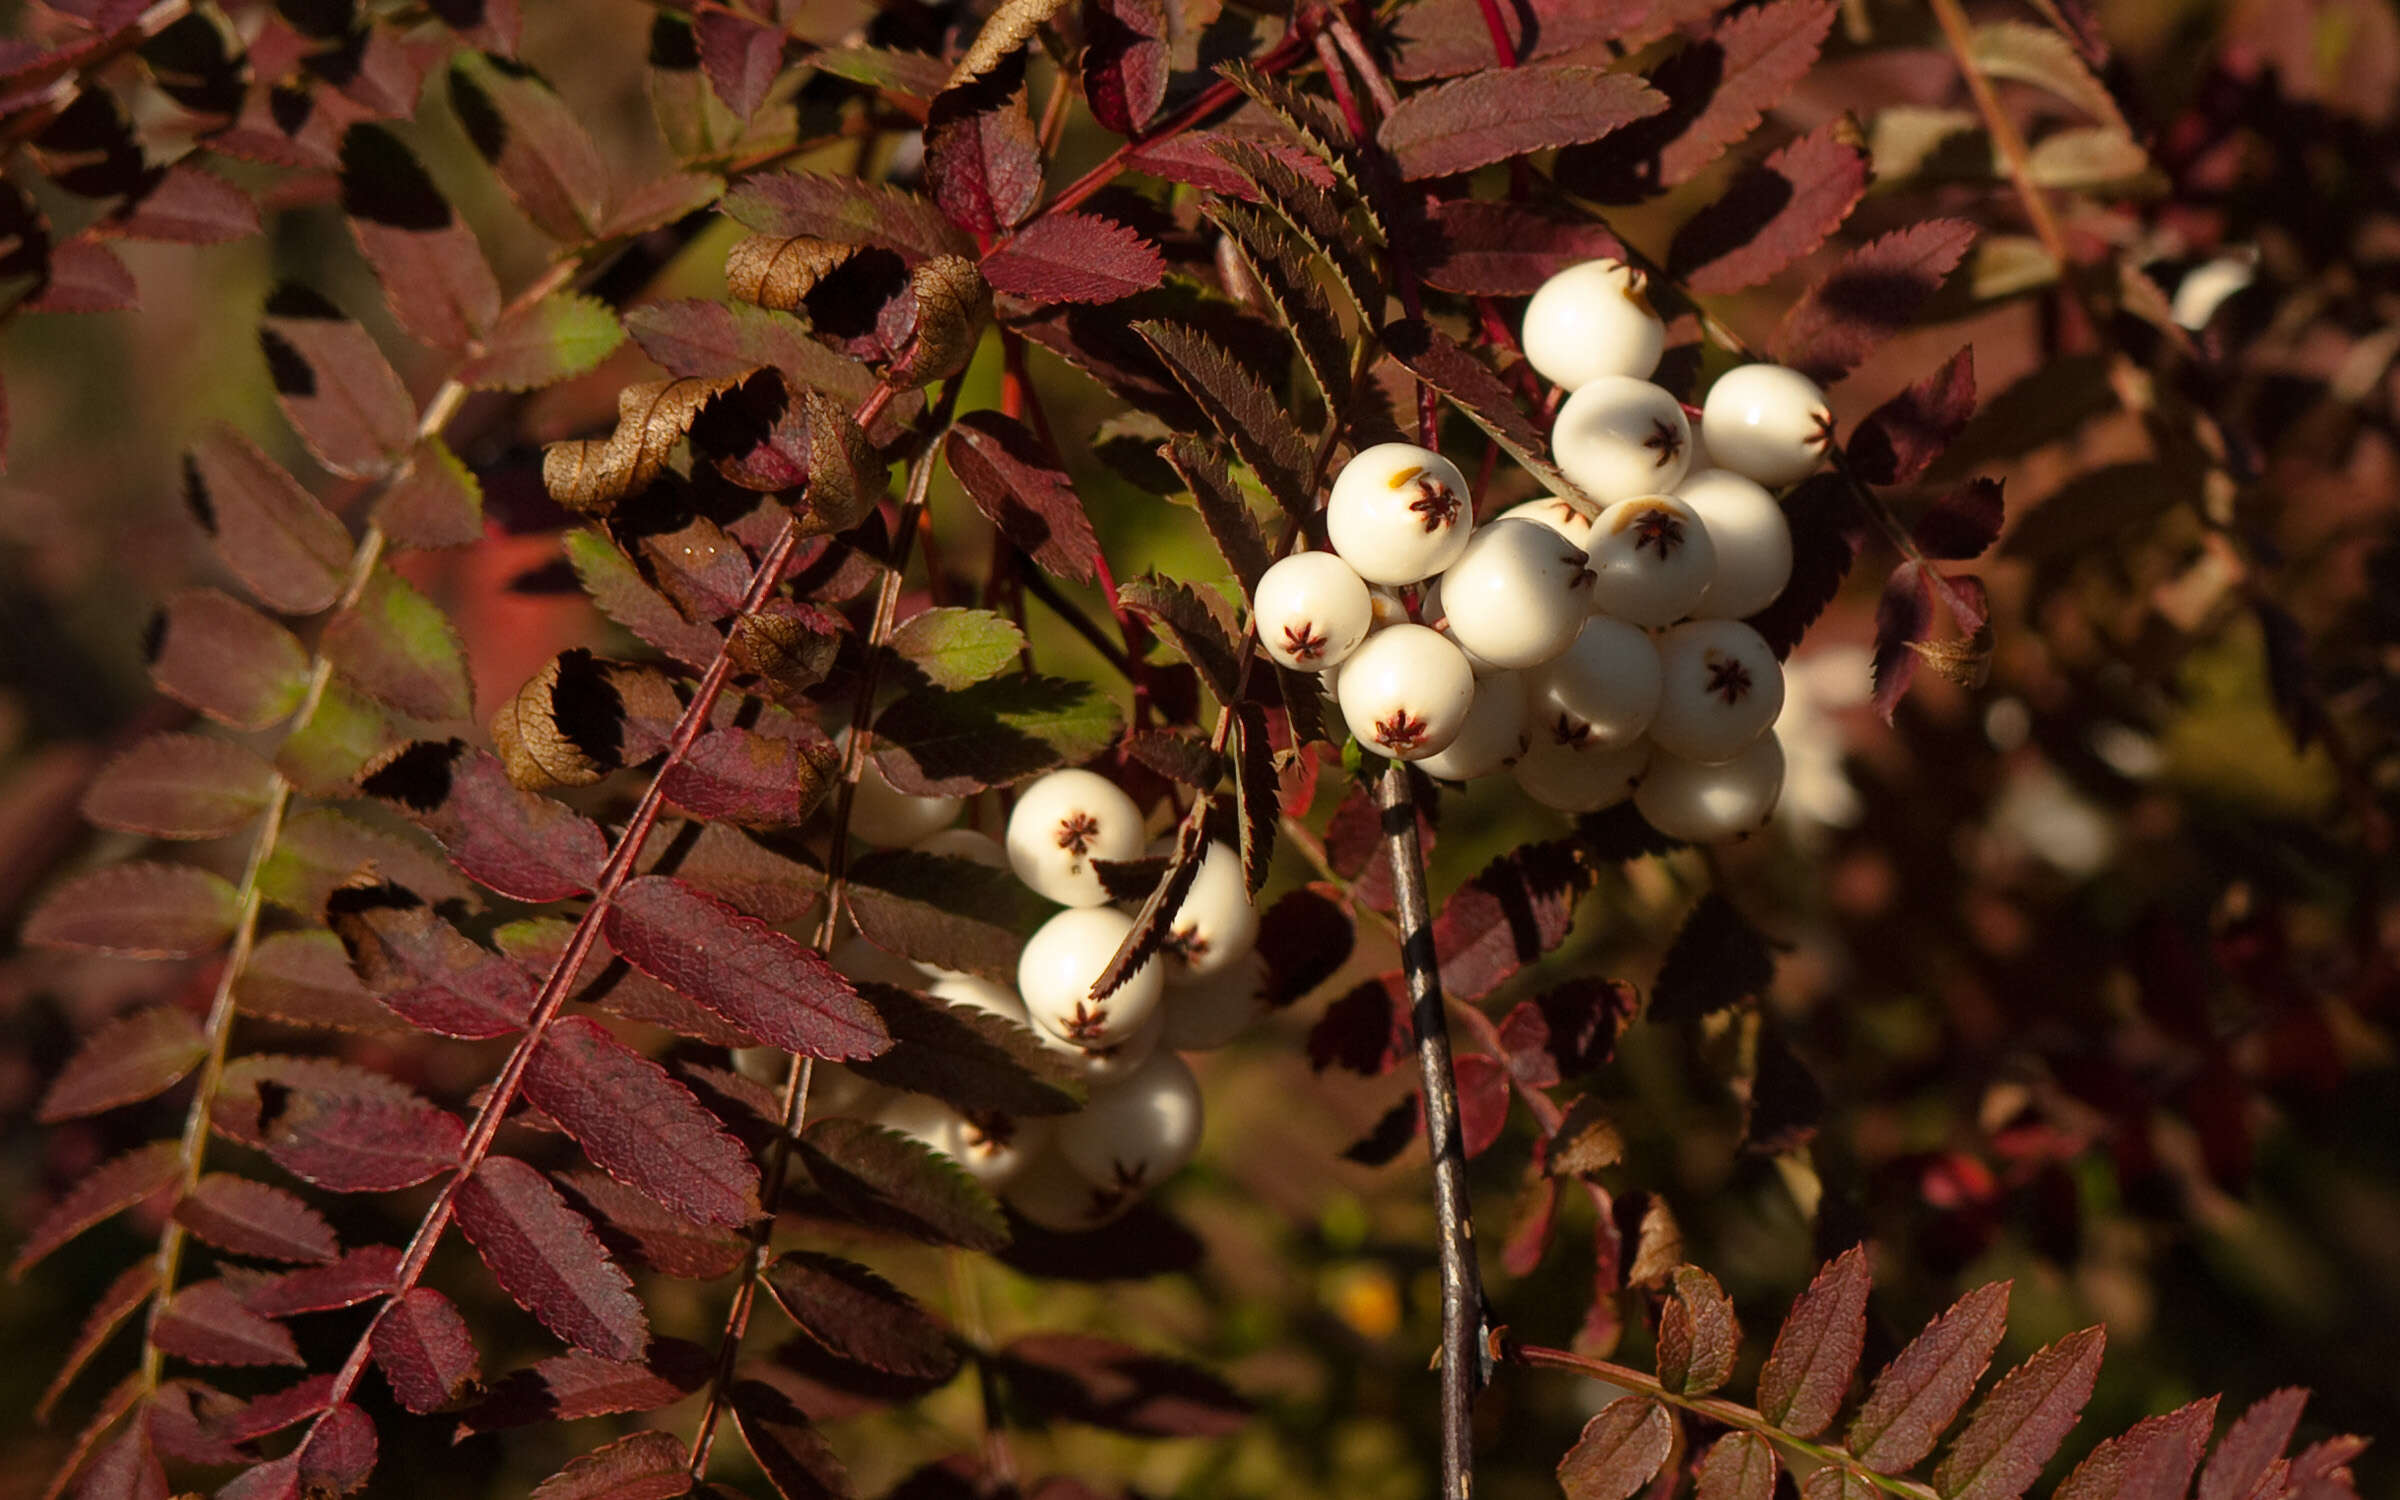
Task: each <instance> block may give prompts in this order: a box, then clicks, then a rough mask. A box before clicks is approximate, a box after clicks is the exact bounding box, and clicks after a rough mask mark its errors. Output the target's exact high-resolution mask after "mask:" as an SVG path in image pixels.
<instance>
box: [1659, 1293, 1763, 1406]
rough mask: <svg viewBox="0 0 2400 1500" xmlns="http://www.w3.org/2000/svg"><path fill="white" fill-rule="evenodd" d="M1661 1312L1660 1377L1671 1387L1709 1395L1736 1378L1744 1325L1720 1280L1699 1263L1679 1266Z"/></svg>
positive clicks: (1679, 1390) (1673, 1389) (1698, 1394)
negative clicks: (1700, 1266)
mask: <svg viewBox="0 0 2400 1500" xmlns="http://www.w3.org/2000/svg"><path fill="white" fill-rule="evenodd" d="M1668 1291H1669V1293H1670V1295H1669V1296H1668V1298H1667V1303H1666V1306H1665V1307H1663V1308H1661V1309H1660V1311H1659V1315H1658V1378H1659V1380H1660V1382H1661V1383H1662V1384H1664V1385H1665V1386H1666V1387H1667V1389H1669V1390H1671V1391H1677V1392H1680V1393H1681V1394H1683V1395H1686V1396H1705V1395H1707V1394H1708V1393H1709V1392H1711V1391H1713V1390H1715V1389H1717V1388H1718V1387H1719V1386H1721V1385H1723V1384H1724V1383H1725V1382H1726V1381H1728V1380H1731V1379H1732V1378H1733V1362H1734V1361H1735V1360H1736V1359H1738V1358H1740V1357H1741V1352H1742V1325H1741V1323H1740V1321H1739V1320H1738V1319H1736V1318H1735V1317H1734V1314H1733V1301H1732V1299H1731V1298H1729V1297H1727V1296H1726V1295H1725V1289H1724V1288H1723V1287H1721V1286H1719V1285H1717V1279H1716V1278H1715V1277H1714V1276H1711V1275H1709V1274H1708V1273H1707V1272H1706V1271H1703V1270H1701V1269H1700V1268H1699V1267H1698V1266H1678V1267H1676V1269H1675V1275H1674V1279H1673V1280H1672V1281H1671V1282H1670V1283H1669V1286H1668Z"/></svg>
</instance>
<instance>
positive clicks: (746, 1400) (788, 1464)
mask: <svg viewBox="0 0 2400 1500" xmlns="http://www.w3.org/2000/svg"><path fill="white" fill-rule="evenodd" d="M728 1404H730V1405H731V1406H732V1407H733V1421H734V1425H735V1426H736V1427H738V1428H740V1429H741V1434H742V1441H743V1442H744V1443H746V1444H748V1445H749V1448H750V1456H751V1457H752V1458H754V1459H756V1460H758V1466H759V1468H760V1469H761V1470H763V1471H764V1472H765V1474H766V1476H767V1482H768V1483H770V1484H772V1485H773V1486H775V1492H776V1493H777V1494H779V1495H781V1496H783V1497H784V1500H842V1497H845V1496H847V1495H849V1494H850V1478H849V1475H848V1473H847V1472H846V1471H845V1470H844V1469H843V1468H842V1461H841V1460H840V1459H838V1458H836V1457H834V1454H833V1449H832V1447H831V1446H830V1445H828V1444H827V1443H826V1441H825V1437H824V1435H823V1434H822V1433H820V1432H818V1431H817V1429H816V1428H815V1427H814V1426H812V1425H811V1424H810V1422H809V1420H808V1413H806V1412H804V1411H802V1410H801V1409H800V1408H799V1406H798V1405H797V1404H795V1403H794V1402H793V1400H792V1399H791V1397H789V1396H787V1395H785V1394H784V1393H783V1392H782V1391H779V1390H777V1389H776V1388H775V1387H774V1386H772V1385H769V1384H767V1383H766V1382H765V1381H763V1380H737V1381H735V1382H734V1384H733V1390H732V1393H731V1400H730V1402H729V1403H728Z"/></svg>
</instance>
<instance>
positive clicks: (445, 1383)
mask: <svg viewBox="0 0 2400 1500" xmlns="http://www.w3.org/2000/svg"><path fill="white" fill-rule="evenodd" d="M370 1347H371V1348H372V1350H373V1351H374V1355H375V1368H377V1369H379V1370H381V1371H383V1378H384V1379H385V1380H386V1381H388V1382H390V1384H391V1387H392V1394H393V1395H394V1396H395V1397H397V1398H399V1401H400V1404H401V1405H402V1406H405V1407H407V1408H408V1409H409V1410H410V1411H413V1412H420V1413H422V1412H430V1411H440V1410H441V1409H442V1408H443V1407H446V1406H449V1405H452V1404H453V1403H455V1402H457V1401H458V1400H459V1399H460V1397H462V1396H464V1395H465V1394H466V1393H467V1392H468V1391H469V1390H471V1389H473V1387H474V1385H475V1382H476V1379H477V1377H478V1375H479V1374H480V1372H481V1370H482V1368H483V1360H482V1356H481V1355H479V1354H477V1353H476V1352H475V1336H474V1334H473V1333H471V1332H470V1331H469V1330H468V1328H467V1320H466V1319H465V1318H464V1317H461V1316H460V1315H459V1311H458V1309H457V1308H456V1307H455V1306H453V1305H451V1302H450V1299H449V1298H447V1297H445V1296H443V1295H442V1294H441V1293H440V1292H437V1291H435V1290H434V1289H433V1288H431V1287H429V1286H419V1287H411V1288H410V1289H409V1291H408V1294H407V1295H406V1296H404V1297H402V1298H400V1299H399V1300H398V1301H396V1302H394V1303H393V1304H392V1305H391V1306H390V1307H388V1308H386V1309H384V1313H383V1316H382V1317H380V1318H378V1319H376V1321H375V1333H374V1337H373V1339H372V1340H371V1341H370Z"/></svg>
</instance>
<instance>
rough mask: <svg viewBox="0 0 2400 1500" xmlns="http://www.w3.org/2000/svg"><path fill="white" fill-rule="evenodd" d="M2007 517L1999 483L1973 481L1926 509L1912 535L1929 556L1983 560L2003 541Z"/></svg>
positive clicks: (1919, 547) (1983, 480) (1918, 545)
mask: <svg viewBox="0 0 2400 1500" xmlns="http://www.w3.org/2000/svg"><path fill="white" fill-rule="evenodd" d="M2005 514H2006V510H2005V507H2004V506H2003V505H2002V504H2001V499H2000V481H1999V480H1997V479H1970V480H1968V481H1967V482H1966V483H1965V484H1962V485H1960V486H1959V487H1958V488H1957V489H1954V490H1952V491H1951V492H1950V493H1949V494H1947V495H1944V496H1943V497H1942V498H1941V499H1939V500H1936V501H1935V502H1933V504H1931V505H1929V506H1927V507H1926V508H1925V511H1924V513H1923V514H1922V515H1920V516H1918V517H1917V524H1916V525H1915V526H1914V527H1911V528H1910V535H1911V536H1912V538H1913V539H1914V540H1915V542H1916V544H1917V550H1918V551H1920V552H1922V553H1924V554H1925V555H1926V556H1927V557H1932V558H1940V559H1943V560H1945V561H1949V562H1964V561H1966V560H1967V559H1969V558H1972V557H1981V556H1982V555H1983V554H1984V552H1985V551H1987V550H1988V549H1989V548H1990V547H1991V545H1992V543H1994V542H1996V541H1998V540H1999V539H2000V523H2001V520H2002V518H2003V517H2004V515H2005Z"/></svg>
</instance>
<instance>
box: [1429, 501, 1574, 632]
mask: <svg viewBox="0 0 2400 1500" xmlns="http://www.w3.org/2000/svg"><path fill="white" fill-rule="evenodd" d="M1591 598H1592V573H1591V570H1590V569H1589V568H1588V567H1586V566H1585V565H1584V553H1583V549H1582V548H1581V547H1578V546H1576V545H1575V544H1574V543H1572V542H1570V541H1568V540H1566V539H1565V538H1564V537H1562V536H1560V535H1559V534H1558V533H1556V532H1554V531H1552V530H1551V529H1550V528H1549V527H1547V526H1544V525H1542V524H1541V523H1539V522H1538V521H1511V520H1506V519H1502V520H1498V521H1494V522H1493V523H1492V524H1491V525H1489V526H1486V527H1484V528H1482V529H1481V530H1479V531H1477V532H1476V533H1475V535H1474V537H1473V538H1472V539H1470V540H1469V541H1468V543H1467V546H1466V550H1465V551H1464V552H1462V553H1460V554H1459V558H1458V561H1457V562H1455V563H1452V564H1451V565H1450V569H1449V571H1448V572H1445V573H1444V574H1442V598H1441V608H1442V615H1443V618H1444V620H1445V621H1446V622H1447V633H1448V634H1449V635H1450V637H1451V638H1452V639H1453V640H1455V641H1457V642H1458V644H1459V647H1460V649H1462V650H1464V651H1466V652H1467V653H1468V655H1469V656H1470V657H1471V658H1481V659H1482V660H1484V661H1486V662H1489V663H1491V664H1492V665H1493V666H1495V667H1500V668H1503V669H1506V668H1511V667H1530V666H1535V665H1537V664H1539V663H1541V662H1545V661H1548V660H1549V659H1550V658H1552V657H1554V656H1556V655H1558V653H1559V652H1561V651H1564V650H1566V649H1567V643H1568V642H1569V641H1572V640H1574V639H1575V632H1576V631H1578V630H1580V629H1582V628H1583V622H1584V621H1585V620H1586V619H1588V618H1589V617H1590V615H1591V612H1592V602H1591ZM1470 665H1472V663H1471V662H1470Z"/></svg>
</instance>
